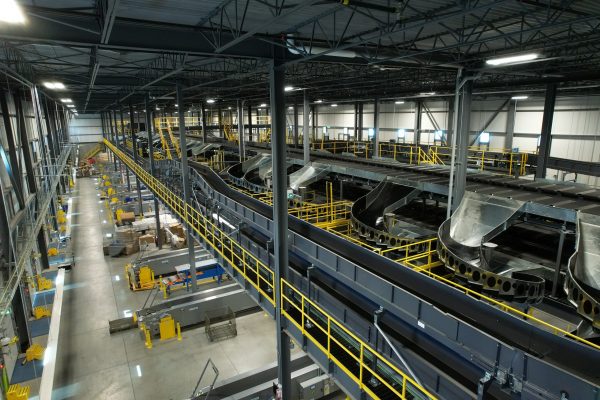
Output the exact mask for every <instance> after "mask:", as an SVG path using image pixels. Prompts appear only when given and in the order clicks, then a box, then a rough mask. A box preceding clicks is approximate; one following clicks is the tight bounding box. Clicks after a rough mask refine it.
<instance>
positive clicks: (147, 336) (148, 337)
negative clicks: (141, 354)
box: [144, 329, 152, 349]
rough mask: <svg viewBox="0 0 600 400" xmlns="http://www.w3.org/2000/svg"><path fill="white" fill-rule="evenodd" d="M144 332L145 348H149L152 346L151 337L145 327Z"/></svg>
mask: <svg viewBox="0 0 600 400" xmlns="http://www.w3.org/2000/svg"><path fill="white" fill-rule="evenodd" d="M144 333H145V335H146V341H145V344H146V348H147V349H151V348H152V338H150V329H145V330H144Z"/></svg>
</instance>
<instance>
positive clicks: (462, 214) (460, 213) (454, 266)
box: [438, 192, 545, 303]
mask: <svg viewBox="0 0 600 400" xmlns="http://www.w3.org/2000/svg"><path fill="white" fill-rule="evenodd" d="M524 206H525V204H524V203H523V202H522V201H518V200H513V199H508V198H503V197H496V196H488V195H480V194H477V193H471V192H467V193H465V195H464V197H463V199H462V201H461V203H460V205H459V206H458V208H457V210H456V211H455V212H454V214H453V215H452V217H451V218H450V219H448V220H446V221H445V222H444V223H443V224H442V225H441V226H440V229H439V232H438V239H439V246H438V253H439V256H440V259H441V260H442V261H444V262H445V264H446V265H447V266H448V268H450V269H451V270H452V272H454V275H455V276H456V277H457V278H459V279H462V280H464V281H467V282H468V283H469V284H470V285H472V286H475V287H478V288H481V290H482V291H484V292H486V293H490V294H493V295H494V296H495V297H500V298H503V299H507V300H512V301H521V302H533V303H535V302H539V301H541V300H542V298H543V296H544V283H545V281H544V279H543V278H541V277H539V276H536V275H533V274H531V273H529V271H528V269H531V266H530V265H528V264H524V263H519V259H517V258H513V257H508V256H505V255H502V254H499V253H497V252H496V251H495V250H494V249H495V247H496V244H494V243H493V242H492V240H493V239H494V237H495V236H497V235H498V234H500V233H501V232H503V231H505V230H507V229H508V228H509V227H510V226H511V225H512V224H513V223H515V222H516V221H518V220H519V218H520V217H521V216H522V215H523V214H524V213H525V211H524V208H525V207H524Z"/></svg>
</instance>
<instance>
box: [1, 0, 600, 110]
mask: <svg viewBox="0 0 600 400" xmlns="http://www.w3.org/2000/svg"><path fill="white" fill-rule="evenodd" d="M20 3H21V5H22V6H23V8H24V11H25V13H26V18H27V23H26V24H25V25H6V24H3V25H0V68H2V69H4V70H5V71H10V72H11V73H12V74H13V75H19V76H21V77H22V78H24V79H27V80H29V81H31V82H34V83H36V84H40V83H41V82H43V81H46V80H57V81H61V82H63V83H64V84H65V85H66V86H67V90H66V91H65V92H64V95H65V96H68V97H70V98H72V99H73V101H74V102H75V104H76V106H77V109H78V110H79V111H80V112H84V111H86V112H93V111H98V110H102V109H107V108H115V107H118V106H119V105H128V104H129V102H130V101H131V102H133V103H140V102H142V101H143V99H144V97H145V96H146V94H147V93H149V94H150V96H151V97H152V98H153V99H155V100H154V101H155V102H158V103H159V104H162V103H169V102H170V103H173V100H171V99H170V98H171V97H173V95H174V86H175V82H176V81H177V80H180V81H181V82H182V84H183V85H185V87H186V89H185V96H186V98H187V99H189V100H190V101H192V102H200V101H203V100H205V99H206V98H208V97H214V98H217V99H219V101H222V102H224V103H227V102H228V101H234V100H235V99H237V98H243V99H248V100H251V101H256V102H259V101H260V102H263V101H264V100H266V98H267V96H268V70H269V65H270V63H271V60H272V57H273V54H274V52H275V51H276V49H284V50H285V51H284V54H285V55H284V58H285V59H284V60H283V62H284V63H285V68H286V82H287V83H288V84H289V85H292V86H294V87H298V88H304V89H308V90H309V93H311V95H312V97H313V98H325V99H328V100H335V101H343V100H344V99H367V98H373V97H375V96H379V97H382V98H394V97H406V96H412V95H419V93H422V92H431V91H436V92H438V93H440V92H445V93H450V92H452V90H453V87H454V83H455V79H456V73H457V70H458V69H459V68H464V69H465V70H467V71H470V73H472V74H476V75H477V76H478V78H477V80H476V83H475V86H476V88H478V89H481V90H483V89H487V88H489V89H490V90H491V89H494V90H507V91H511V90H519V89H524V88H540V87H543V85H544V84H545V83H547V82H550V81H554V82H559V83H561V84H562V85H571V86H574V85H589V84H594V83H597V82H596V81H597V80H600V71H598V68H597V66H598V64H599V62H600V3H598V2H597V1H596V0H579V1H577V0H572V1H569V0H560V1H552V0H478V1H469V0H457V1H448V0H403V1H392V0H370V1H353V0H342V1H339V0H318V1H315V0H288V1H286V0H218V1H215V0H202V1H198V0H98V1H91V0H90V1H86V0H21V1H20ZM281 52H282V51H281V50H279V53H281ZM523 52H535V53H538V54H540V55H541V57H540V60H539V61H536V62H533V63H527V64H521V65H516V66H515V65H513V66H510V67H499V68H493V69H492V68H489V67H486V64H485V60H487V59H489V58H493V57H496V56H500V55H507V54H515V53H523ZM299 93H300V92H290V93H289V95H290V96H297V95H299ZM55 94H56V95H57V96H59V97H60V96H62V94H60V93H55ZM161 97H162V99H160V98H161ZM157 98H158V99H157Z"/></svg>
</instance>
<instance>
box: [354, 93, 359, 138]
mask: <svg viewBox="0 0 600 400" xmlns="http://www.w3.org/2000/svg"><path fill="white" fill-rule="evenodd" d="M354 140H358V101H355V102H354Z"/></svg>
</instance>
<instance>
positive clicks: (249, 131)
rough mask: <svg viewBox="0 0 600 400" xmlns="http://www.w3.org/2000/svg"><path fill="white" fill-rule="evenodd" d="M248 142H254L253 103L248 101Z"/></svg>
mask: <svg viewBox="0 0 600 400" xmlns="http://www.w3.org/2000/svg"><path fill="white" fill-rule="evenodd" d="M247 112H248V141H249V142H252V103H251V102H250V101H248V111H247Z"/></svg>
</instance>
